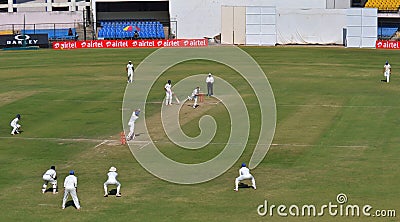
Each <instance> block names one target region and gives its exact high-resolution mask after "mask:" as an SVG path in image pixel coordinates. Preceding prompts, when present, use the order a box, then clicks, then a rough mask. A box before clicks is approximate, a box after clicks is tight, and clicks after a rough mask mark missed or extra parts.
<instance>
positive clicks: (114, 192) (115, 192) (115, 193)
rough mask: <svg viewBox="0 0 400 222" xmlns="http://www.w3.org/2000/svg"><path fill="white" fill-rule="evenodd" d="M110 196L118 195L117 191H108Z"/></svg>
mask: <svg viewBox="0 0 400 222" xmlns="http://www.w3.org/2000/svg"><path fill="white" fill-rule="evenodd" d="M108 195H114V196H115V195H117V189H112V190H110V191H108Z"/></svg>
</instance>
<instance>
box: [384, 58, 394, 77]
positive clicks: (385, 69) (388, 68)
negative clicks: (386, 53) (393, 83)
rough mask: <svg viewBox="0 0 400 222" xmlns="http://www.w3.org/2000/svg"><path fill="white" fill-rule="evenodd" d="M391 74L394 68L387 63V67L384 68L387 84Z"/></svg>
mask: <svg viewBox="0 0 400 222" xmlns="http://www.w3.org/2000/svg"><path fill="white" fill-rule="evenodd" d="M391 72H392V67H391V66H390V64H389V62H388V61H386V63H385V65H384V66H383V75H384V76H385V77H386V82H389V78H390V74H391Z"/></svg>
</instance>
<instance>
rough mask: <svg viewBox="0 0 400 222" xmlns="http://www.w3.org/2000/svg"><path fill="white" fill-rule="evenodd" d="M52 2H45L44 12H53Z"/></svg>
mask: <svg viewBox="0 0 400 222" xmlns="http://www.w3.org/2000/svg"><path fill="white" fill-rule="evenodd" d="M51 3H52V0H46V11H48V12H51V11H53V7H52V6H51Z"/></svg>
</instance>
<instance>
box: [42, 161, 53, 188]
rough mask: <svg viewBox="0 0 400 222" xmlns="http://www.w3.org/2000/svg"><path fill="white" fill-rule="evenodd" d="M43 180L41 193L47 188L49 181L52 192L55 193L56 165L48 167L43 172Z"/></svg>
mask: <svg viewBox="0 0 400 222" xmlns="http://www.w3.org/2000/svg"><path fill="white" fill-rule="evenodd" d="M42 178H43V180H44V184H43V186H42V193H45V192H46V190H47V184H48V183H49V182H50V183H51V184H52V185H53V194H56V193H57V173H56V167H55V166H51V167H50V169H48V170H47V171H46V172H45V173H44V174H43V177H42Z"/></svg>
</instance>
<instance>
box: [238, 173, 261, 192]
mask: <svg viewBox="0 0 400 222" xmlns="http://www.w3.org/2000/svg"><path fill="white" fill-rule="evenodd" d="M242 180H251V185H252V186H253V187H254V188H256V180H255V179H254V177H253V175H251V174H247V175H241V176H239V177H236V180H235V190H238V189H239V182H240V181H242Z"/></svg>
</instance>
